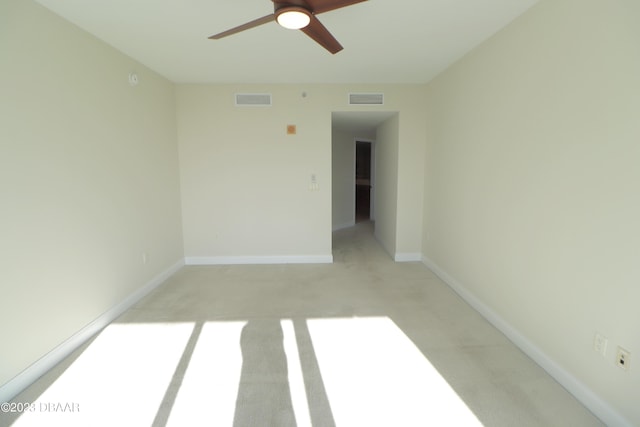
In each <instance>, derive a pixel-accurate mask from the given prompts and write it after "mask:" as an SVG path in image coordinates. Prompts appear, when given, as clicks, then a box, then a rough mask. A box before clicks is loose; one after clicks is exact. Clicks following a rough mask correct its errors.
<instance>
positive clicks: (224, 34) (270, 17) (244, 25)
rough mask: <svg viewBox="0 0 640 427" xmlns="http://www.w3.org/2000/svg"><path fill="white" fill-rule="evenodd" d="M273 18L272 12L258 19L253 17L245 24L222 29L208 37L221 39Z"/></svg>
mask: <svg viewBox="0 0 640 427" xmlns="http://www.w3.org/2000/svg"><path fill="white" fill-rule="evenodd" d="M274 19H275V14H273V13H272V14H271V15H267V16H263V17H262V18H258V19H255V20H253V21H251V22H247V23H246V24H242V25H239V26H237V27H235V28H232V29H230V30H227V31H223V32H221V33H218V34H214V35H212V36H211V37H209V38H210V39H212V40H213V39H215V40H217V39H221V38H223V37H227V36H230V35H232V34H236V33H239V32H241V31H244V30H248V29H250V28H254V27H257V26H259V25H262V24H266V23H268V22H271V21H273V20H274Z"/></svg>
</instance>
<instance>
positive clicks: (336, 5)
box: [304, 0, 367, 15]
mask: <svg viewBox="0 0 640 427" xmlns="http://www.w3.org/2000/svg"><path fill="white" fill-rule="evenodd" d="M304 1H305V2H306V3H307V4H308V5H309V6H310V7H311V10H312V11H313V13H314V14H315V15H317V14H319V13H324V12H329V11H331V10H335V9H340V8H341V7H346V6H351V5H352V4H356V3H361V2H363V1H367V0H304Z"/></svg>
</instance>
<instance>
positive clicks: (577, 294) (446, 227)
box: [423, 0, 640, 425]
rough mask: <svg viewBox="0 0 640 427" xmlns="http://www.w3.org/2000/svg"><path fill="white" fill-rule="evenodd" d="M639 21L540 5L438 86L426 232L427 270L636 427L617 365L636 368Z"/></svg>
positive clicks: (564, 0) (616, 10)
mask: <svg viewBox="0 0 640 427" xmlns="http://www.w3.org/2000/svg"><path fill="white" fill-rule="evenodd" d="M639 20H640V3H639V2H637V1H635V0H610V1H602V0H553V1H552V0H548V1H542V2H540V3H539V4H538V5H537V6H535V7H533V8H532V9H531V10H530V11H529V12H527V13H526V14H524V15H523V16H522V17H520V18H519V19H517V20H516V21H515V22H514V23H513V24H512V25H510V26H509V27H507V28H506V29H505V30H503V31H501V32H500V33H498V34H497V35H496V36H495V37H493V38H492V39H490V40H489V41H488V42H486V43H484V44H483V45H482V46H480V47H479V48H477V49H476V50H474V51H473V52H471V53H470V54H469V55H467V56H466V57H465V58H464V59H463V60H461V61H460V62H459V63H457V64H456V65H455V66H453V67H451V68H450V69H449V70H447V71H446V72H445V73H443V74H442V75H441V76H439V77H438V78H437V79H435V80H434V81H433V82H431V84H430V85H429V88H428V91H429V92H428V99H429V106H428V107H429V123H428V129H429V131H428V141H429V147H428V157H427V159H428V160H427V167H426V170H427V173H426V176H425V189H426V191H425V215H424V231H423V239H424V254H425V256H426V258H427V260H428V261H429V262H432V263H433V265H435V266H437V267H439V268H440V272H441V273H444V274H445V275H447V276H448V277H449V278H450V279H451V280H453V281H455V282H456V283H458V284H459V285H460V286H461V287H462V288H463V290H464V291H465V292H468V293H469V294H470V295H472V296H474V297H475V298H477V299H478V300H479V301H480V302H481V303H482V304H483V305H484V306H486V307H487V308H488V309H489V310H490V311H491V312H493V313H495V314H496V315H497V316H498V317H499V318H501V319H502V320H503V321H504V322H505V323H506V324H509V325H510V326H511V327H513V328H514V329H515V330H517V331H519V333H520V334H521V335H522V336H523V337H524V340H523V342H525V341H528V342H529V343H530V344H531V346H532V347H533V348H536V349H538V350H540V352H541V354H544V355H545V357H548V358H550V360H551V361H552V363H551V364H550V365H555V366H556V367H558V368H559V371H564V372H566V373H568V374H569V376H572V377H573V378H575V379H577V383H576V384H573V386H574V387H573V391H574V392H575V391H576V390H578V391H580V388H581V387H582V386H585V389H584V392H585V393H584V394H583V396H582V397H583V398H586V400H589V399H591V395H590V394H589V393H590V392H589V391H588V390H592V391H594V392H595V393H596V394H597V395H598V396H600V398H602V400H603V401H604V402H605V406H606V405H611V407H613V408H614V410H615V411H618V412H619V413H620V414H622V415H623V416H624V417H626V418H627V419H628V420H629V421H630V422H631V423H633V424H634V425H638V424H640V407H639V406H638V404H637V403H638V391H639V390H640V369H636V367H637V366H636V367H634V366H633V365H631V368H630V370H629V371H627V372H624V371H623V370H621V369H619V368H618V367H616V366H615V364H614V357H615V352H616V346H618V345H620V346H623V347H625V348H626V349H627V350H629V351H631V354H632V359H633V358H634V357H635V356H637V355H640V333H638V332H639V325H640V311H639V310H638V307H637V305H638V301H640V247H639V239H638V237H639V236H640V221H639V220H638V219H639V218H640V191H639V188H640V187H639V183H640V167H639V165H640V120H639V119H638V113H639V112H640V48H639V47H638V46H639V44H638V41H639V40H640V26H639V25H638V21H639ZM596 332H599V333H601V334H603V335H605V336H606V337H608V338H609V348H608V351H607V354H606V357H602V356H601V355H599V354H598V353H597V352H595V351H594V350H593V339H594V334H595V333H596ZM634 360H635V359H633V360H632V361H631V363H632V364H633V363H634ZM635 361H637V360H635ZM594 402H596V406H597V405H598V402H597V399H596V400H594ZM592 409H594V408H593V407H592ZM595 409H596V410H599V409H602V408H597V407H596V408H595ZM605 412H606V408H605V409H604V412H603V411H600V415H602V413H605ZM619 421H620V420H615V419H612V420H610V422H611V425H614V424H615V425H619V424H618V422H619Z"/></svg>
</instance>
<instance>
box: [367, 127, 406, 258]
mask: <svg viewBox="0 0 640 427" xmlns="http://www.w3.org/2000/svg"><path fill="white" fill-rule="evenodd" d="M399 127H400V119H399V116H398V115H395V116H393V117H392V118H390V119H387V120H386V121H385V122H384V123H382V124H381V125H380V126H379V127H378V129H377V131H376V158H375V169H376V185H375V187H374V188H373V190H374V197H375V199H376V201H379V203H376V205H375V212H374V214H375V217H376V224H375V235H376V238H377V239H378V241H379V242H380V244H382V246H383V247H384V249H385V250H386V251H387V252H388V253H389V254H390V255H391V256H392V257H395V254H396V248H397V240H396V238H397V229H398V225H397V219H398V146H399V143H400V141H399Z"/></svg>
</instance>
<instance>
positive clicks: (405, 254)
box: [393, 252, 422, 262]
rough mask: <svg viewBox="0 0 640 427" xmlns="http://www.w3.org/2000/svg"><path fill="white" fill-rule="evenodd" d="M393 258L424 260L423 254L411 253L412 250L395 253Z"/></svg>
mask: <svg viewBox="0 0 640 427" xmlns="http://www.w3.org/2000/svg"><path fill="white" fill-rule="evenodd" d="M393 260H394V261H396V262H412V261H422V254H419V253H411V252H399V253H396V254H395V255H394V257H393Z"/></svg>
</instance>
